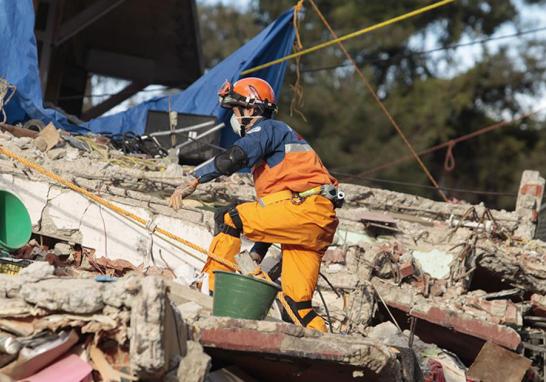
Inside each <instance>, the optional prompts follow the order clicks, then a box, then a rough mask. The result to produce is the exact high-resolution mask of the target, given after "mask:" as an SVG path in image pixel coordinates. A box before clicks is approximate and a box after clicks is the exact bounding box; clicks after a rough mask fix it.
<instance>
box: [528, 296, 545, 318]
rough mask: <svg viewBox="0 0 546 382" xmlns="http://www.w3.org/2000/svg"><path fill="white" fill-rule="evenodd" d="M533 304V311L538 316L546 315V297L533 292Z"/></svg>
mask: <svg viewBox="0 0 546 382" xmlns="http://www.w3.org/2000/svg"><path fill="white" fill-rule="evenodd" d="M531 306H532V308H533V313H534V314H536V315H537V316H542V317H546V297H545V296H542V295H540V294H533V295H532V296H531Z"/></svg>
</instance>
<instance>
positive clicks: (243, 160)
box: [214, 145, 248, 175]
mask: <svg viewBox="0 0 546 382" xmlns="http://www.w3.org/2000/svg"><path fill="white" fill-rule="evenodd" d="M247 163H248V158H247V156H246V154H245V152H244V151H243V149H242V148H240V147H239V146H237V145H234V146H231V147H230V148H229V149H228V150H226V151H224V152H223V153H222V154H219V155H217V156H216V157H215V158H214V165H215V166H216V169H217V170H218V172H220V173H221V174H222V175H231V174H233V173H234V172H236V171H238V170H240V169H242V168H243V167H245V166H246V165H247Z"/></svg>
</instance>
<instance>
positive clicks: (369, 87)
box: [310, 0, 449, 203]
mask: <svg viewBox="0 0 546 382" xmlns="http://www.w3.org/2000/svg"><path fill="white" fill-rule="evenodd" d="M310 3H311V6H312V7H313V9H314V10H315V12H316V13H317V15H318V17H319V18H320V20H321V21H322V23H323V24H324V26H325V27H326V28H327V29H328V30H329V31H330V34H331V35H332V36H333V37H334V38H335V39H337V34H336V32H334V30H333V29H332V27H331V26H330V24H329V23H328V21H327V20H326V18H325V17H324V15H323V14H322V12H321V11H320V10H319V9H318V7H317V5H316V4H315V2H314V0H310ZM437 4H438V3H437ZM337 43H338V45H339V47H340V48H341V50H342V51H343V53H344V54H345V56H346V57H347V59H348V60H349V61H351V62H352V64H353V66H354V67H355V70H356V72H357V73H358V75H359V77H360V79H361V80H362V82H363V83H364V85H365V86H366V88H368V90H369V91H370V93H371V94H372V97H373V98H374V100H375V102H376V103H377V105H378V106H379V107H380V108H381V110H382V111H383V113H384V114H385V116H386V117H387V119H388V120H389V122H390V123H391V125H392V126H393V127H394V129H395V130H396V132H397V133H398V135H400V137H401V138H402V140H403V141H404V144H405V145H406V146H407V148H408V149H409V151H410V152H411V154H412V155H413V157H414V158H415V160H416V161H417V163H418V164H419V166H421V168H422V169H423V172H424V173H425V175H426V176H427V178H428V179H429V180H430V182H431V183H432V185H433V186H434V187H435V188H436V190H437V191H438V194H440V196H441V197H442V199H443V200H444V201H445V202H446V203H447V202H448V201H449V199H448V198H447V195H446V194H445V193H444V192H443V191H442V189H441V188H440V185H439V184H438V182H436V179H434V177H433V176H432V174H431V173H430V171H429V170H428V168H427V166H426V165H425V163H424V162H423V161H422V160H421V158H420V157H419V155H417V153H416V152H415V149H414V148H413V146H412V145H411V143H410V142H409V140H408V138H407V137H406V135H405V134H404V132H403V131H402V129H401V128H400V126H399V125H398V123H397V122H396V121H395V119H394V117H393V116H392V115H391V113H390V112H389V110H388V109H387V107H386V106H385V104H384V103H383V102H381V99H380V98H379V96H378V95H377V92H376V91H375V90H374V88H373V86H372V84H371V83H370V81H368V79H367V78H366V76H364V73H363V72H362V70H361V69H360V68H359V67H358V65H357V63H356V61H355V60H354V58H353V57H352V56H351V54H350V53H349V51H348V50H347V49H346V48H345V46H344V45H343V43H342V42H341V40H340V41H338V42H337Z"/></svg>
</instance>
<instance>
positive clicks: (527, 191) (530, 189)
mask: <svg viewBox="0 0 546 382" xmlns="http://www.w3.org/2000/svg"><path fill="white" fill-rule="evenodd" d="M543 191H544V190H543V189H542V185H540V184H532V183H527V184H524V185H523V186H522V187H521V189H520V191H519V193H520V195H532V196H536V197H540V196H541V195H542V192H543Z"/></svg>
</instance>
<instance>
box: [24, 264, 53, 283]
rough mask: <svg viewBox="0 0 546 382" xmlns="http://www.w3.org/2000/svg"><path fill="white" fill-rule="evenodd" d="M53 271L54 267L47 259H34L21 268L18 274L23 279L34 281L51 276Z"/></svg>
mask: <svg viewBox="0 0 546 382" xmlns="http://www.w3.org/2000/svg"><path fill="white" fill-rule="evenodd" d="M54 271H55V267H54V266H53V265H51V264H49V263H48V262H47V261H36V262H34V263H32V264H30V265H29V266H28V267H26V268H23V270H21V272H20V273H19V275H20V276H21V277H23V278H24V279H25V281H31V282H35V281H39V280H43V279H45V278H47V277H49V276H52V275H53V272H54Z"/></svg>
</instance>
